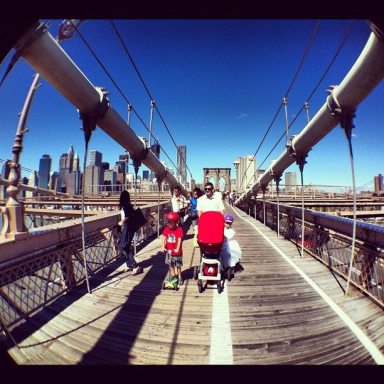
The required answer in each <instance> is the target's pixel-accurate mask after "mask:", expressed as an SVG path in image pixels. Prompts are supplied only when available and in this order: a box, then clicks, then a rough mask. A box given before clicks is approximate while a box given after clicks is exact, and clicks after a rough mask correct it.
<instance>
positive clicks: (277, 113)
mask: <svg viewBox="0 0 384 384" xmlns="http://www.w3.org/2000/svg"><path fill="white" fill-rule="evenodd" d="M319 23H320V21H319V20H318V21H317V22H316V25H315V27H314V29H313V32H312V35H311V37H310V39H309V41H308V43H307V47H306V49H305V51H304V54H303V57H302V58H301V61H300V63H299V65H298V67H297V69H296V72H295V75H294V76H293V79H292V81H291V84H290V85H289V86H288V89H287V91H286V92H285V95H284V97H283V102H282V103H280V105H279V107H278V109H277V111H276V113H275V116H274V117H273V119H272V122H271V123H270V125H269V127H268V129H267V131H266V132H265V134H264V136H263V139H262V140H261V142H260V144H259V146H258V147H257V149H256V152H255V154H254V155H253V158H252V161H253V160H254V159H255V157H256V155H257V153H258V151H259V149H260V147H261V145H262V144H263V143H264V141H265V139H266V137H267V135H268V133H269V131H270V130H271V128H272V125H273V124H274V122H275V120H276V118H277V116H278V115H279V113H280V110H281V108H282V106H283V104H284V101H286V100H287V98H288V95H289V92H290V91H291V89H292V87H293V84H294V83H295V81H296V79H297V76H298V74H299V72H300V70H301V68H302V66H303V64H304V61H305V58H306V57H307V55H308V52H309V50H310V47H311V46H312V44H313V40H314V38H315V36H316V34H317V30H318V27H319ZM252 161H250V162H249V164H248V166H247V168H246V170H245V172H244V174H243V176H242V178H241V182H240V185H242V184H243V179H244V177H246V174H247V171H248V168H249V166H250V165H251V163H252Z"/></svg>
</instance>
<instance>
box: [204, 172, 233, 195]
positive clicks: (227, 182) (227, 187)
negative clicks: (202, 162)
mask: <svg viewBox="0 0 384 384" xmlns="http://www.w3.org/2000/svg"><path fill="white" fill-rule="evenodd" d="M203 171H204V178H203V184H205V183H206V182H207V181H209V179H210V178H212V177H213V178H214V179H215V182H214V183H213V185H214V186H215V189H216V191H218V190H219V183H220V179H221V178H222V177H223V178H224V180H225V191H230V190H231V168H203Z"/></svg>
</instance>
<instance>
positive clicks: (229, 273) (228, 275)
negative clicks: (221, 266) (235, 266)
mask: <svg viewBox="0 0 384 384" xmlns="http://www.w3.org/2000/svg"><path fill="white" fill-rule="evenodd" d="M231 269H232V268H230V267H229V268H228V269H227V271H226V273H225V274H226V278H227V280H228V281H231V279H232V273H231Z"/></svg>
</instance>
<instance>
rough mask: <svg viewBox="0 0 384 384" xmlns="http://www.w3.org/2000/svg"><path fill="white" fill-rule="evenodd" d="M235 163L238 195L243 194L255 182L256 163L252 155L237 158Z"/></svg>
mask: <svg viewBox="0 0 384 384" xmlns="http://www.w3.org/2000/svg"><path fill="white" fill-rule="evenodd" d="M235 163H236V168H237V169H236V180H237V182H236V186H237V188H236V189H237V191H238V192H240V193H243V192H245V191H246V190H247V189H248V188H249V187H250V186H251V185H252V184H254V183H255V182H256V180H257V163H256V158H255V157H254V156H253V155H247V156H244V157H238V158H237V159H236V160H235V162H234V164H235Z"/></svg>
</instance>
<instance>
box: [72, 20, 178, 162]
mask: <svg viewBox="0 0 384 384" xmlns="http://www.w3.org/2000/svg"><path fill="white" fill-rule="evenodd" d="M72 25H73V27H74V28H75V29H76V31H77V32H78V34H79V36H80V38H81V40H82V41H83V43H84V44H85V46H86V47H87V48H88V50H89V51H90V52H91V54H92V55H93V57H94V58H95V60H96V61H97V63H98V64H99V65H100V67H101V68H102V69H103V71H104V72H105V73H106V75H107V76H108V77H109V79H110V80H111V81H112V83H113V85H114V86H115V87H116V89H117V90H118V92H119V93H120V95H121V96H122V97H123V99H124V100H125V101H126V103H127V105H129V106H130V109H131V110H132V111H133V112H134V113H135V115H136V117H137V118H138V119H139V121H140V122H141V123H142V124H143V126H144V127H145V129H146V130H147V131H148V132H149V133H150V134H151V136H152V137H153V138H155V137H154V136H153V135H152V133H151V131H150V129H149V128H148V127H147V125H146V124H145V122H144V120H143V119H142V118H141V116H140V115H139V113H138V112H137V111H136V109H135V108H134V106H133V105H132V103H131V102H130V101H129V100H128V98H127V97H126V95H125V94H124V92H123V91H122V90H121V88H120V87H119V86H118V84H117V83H116V81H115V80H114V79H113V77H112V76H111V74H110V73H109V71H108V69H107V68H106V67H105V66H104V65H103V63H102V62H101V60H100V59H99V58H98V56H97V55H96V53H95V52H94V50H93V49H92V47H91V46H90V45H89V44H88V42H87V41H86V39H85V37H84V36H83V35H82V33H81V32H80V30H79V29H78V28H77V26H76V25H74V24H72ZM145 87H146V86H145ZM156 141H157V140H156ZM159 145H160V144H159ZM160 148H161V149H162V151H163V153H164V154H165V155H166V157H167V158H168V159H169V161H170V162H171V163H172V165H173V166H174V167H175V168H177V166H176V165H175V163H174V162H173V161H172V159H171V158H170V157H169V155H168V154H167V152H166V151H165V150H164V148H163V147H162V146H161V145H160Z"/></svg>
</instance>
